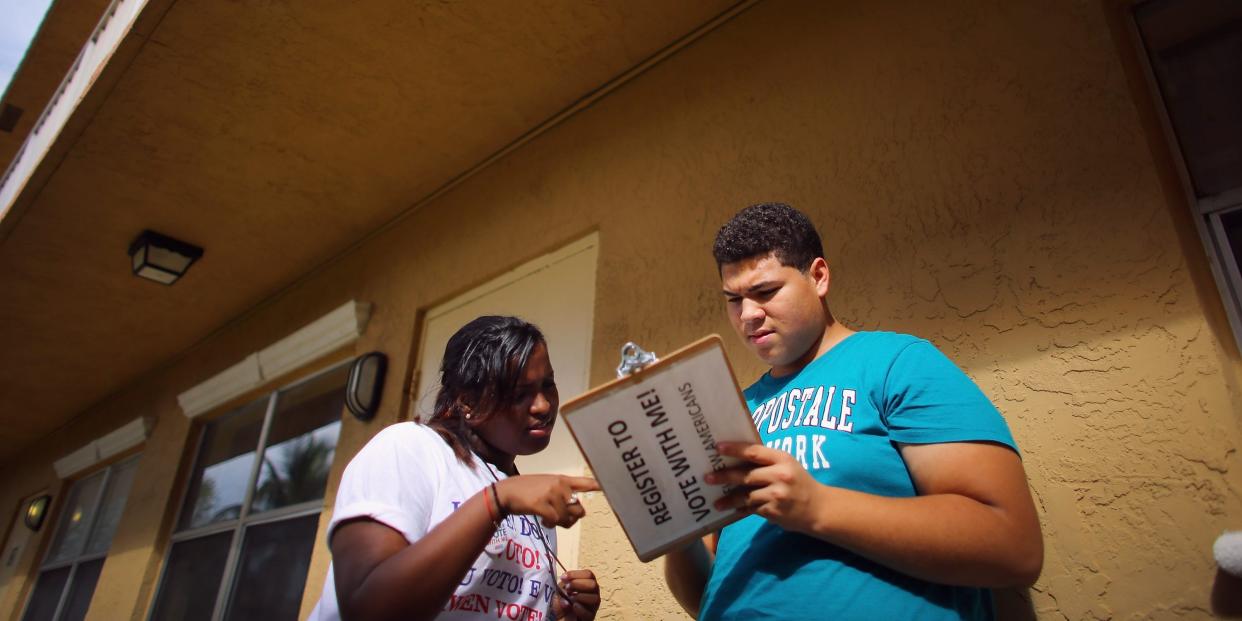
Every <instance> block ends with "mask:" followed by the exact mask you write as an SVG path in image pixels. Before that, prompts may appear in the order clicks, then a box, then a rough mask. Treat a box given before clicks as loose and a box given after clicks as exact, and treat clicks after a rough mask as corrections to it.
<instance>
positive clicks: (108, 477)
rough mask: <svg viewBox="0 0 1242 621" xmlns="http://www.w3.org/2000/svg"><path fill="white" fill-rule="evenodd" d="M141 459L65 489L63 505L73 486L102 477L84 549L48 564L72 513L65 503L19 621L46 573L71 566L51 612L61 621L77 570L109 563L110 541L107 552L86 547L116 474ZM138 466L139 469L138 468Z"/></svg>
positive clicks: (113, 466)
mask: <svg viewBox="0 0 1242 621" xmlns="http://www.w3.org/2000/svg"><path fill="white" fill-rule="evenodd" d="M141 457H142V453H141V452H139V453H137V454H134V455H130V456H128V457H123V458H121V459H118V460H116V461H114V462H112V463H109V464H107V465H105V466H103V467H101V468H100V469H99V470H96V471H94V472H90V473H87V474H85V475H83V476H79V477H78V478H76V479H73V480H72V481H70V482H69V485H68V487H67V488H66V489H65V493H64V494H63V495H62V496H61V498H63V500H62V503H68V500H69V498H70V494H72V493H73V488H74V487H76V486H78V485H80V484H81V483H82V482H84V481H86V480H88V479H90V478H92V477H96V476H101V477H103V480H102V481H100V483H99V493H98V494H96V495H95V500H94V501H93V502H92V503H91V513H90V516H91V519H90V523H89V524H86V525H84V527H83V528H84V529H85V531H84V532H85V533H86V535H85V537H84V538H83V539H82V550H81V552H79V553H78V554H77V555H75V556H72V557H70V558H68V559H65V560H60V561H53V562H48V557H49V556H51V554H52V553H53V551H54V549H55V547H56V543H57V538H58V537H59V536H60V535H61V526H62V519H63V518H64V515H65V514H64V513H63V512H64V511H68V510H70V507H69V506H68V504H62V505H61V507H60V508H59V510H58V512H57V515H56V522H55V524H53V525H52V529H51V531H50V532H49V538H48V543H47V546H46V548H45V549H43V550H42V556H43V560H42V561H41V562H40V563H39V564H38V565H37V566H35V568H34V579H33V580H32V581H31V582H30V590H29V592H28V593H27V594H26V598H25V602H24V603H23V604H22V610H21V614H20V615H19V616H18V617H17V619H19V620H21V619H25V617H26V613H27V612H28V611H29V609H30V604H31V603H33V601H34V595H35V591H36V587H37V586H38V584H39V579H40V578H42V577H43V574H44V573H45V572H49V571H55V570H57V569H63V568H65V567H68V568H69V575H68V576H67V577H66V578H65V584H64V586H63V587H61V590H60V599H59V600H57V602H56V610H55V611H54V612H53V613H52V621H59V619H60V617H61V615H62V614H63V613H64V612H65V604H67V603H68V601H69V592H70V591H72V590H73V586H74V578H76V577H77V575H78V568H79V567H80V566H81V565H83V564H85V563H91V562H94V561H106V560H107V558H108V554H109V553H110V552H111V551H112V540H111V538H110V539H109V540H108V547H107V548H106V549H104V551H103V552H93V553H92V552H88V551H87V548H89V546H90V542H91V536H92V535H93V534H94V532H95V527H96V526H97V525H98V524H99V518H100V515H101V512H100V509H102V508H103V505H104V501H105V499H106V497H107V495H108V494H107V492H109V491H110V488H109V487H108V486H109V485H110V484H111V483H112V477H113V474H114V473H115V471H116V470H118V469H120V467H121V466H124V465H128V464H129V463H131V462H134V463H135V464H136V462H137V461H138V460H139V459H140V458H141ZM135 467H137V466H136V465H135ZM128 502H129V491H128V490H127V491H126V492H125V503H128ZM124 506H125V505H122V514H123V513H124ZM115 535H116V533H115V532H113V536H115ZM96 586H98V583H96ZM91 598H92V599H94V592H92V593H91Z"/></svg>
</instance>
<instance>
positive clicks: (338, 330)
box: [258, 302, 371, 379]
mask: <svg viewBox="0 0 1242 621" xmlns="http://www.w3.org/2000/svg"><path fill="white" fill-rule="evenodd" d="M370 317H371V305H370V304H362V303H359V302H350V303H348V304H346V305H344V306H342V307H340V308H338V309H336V310H334V311H332V312H330V313H328V314H327V315H324V316H323V317H320V318H319V319H317V320H315V321H313V322H311V323H310V324H309V325H307V326H306V327H304V328H302V329H301V330H298V331H297V332H294V333H293V334H290V335H289V336H287V337H285V338H283V339H280V340H279V341H276V342H275V343H273V344H272V345H269V346H268V347H266V348H265V349H263V350H261V351H259V353H258V356H259V368H260V369H261V370H262V371H263V377H264V378H267V379H272V378H275V377H279V376H281V375H284V374H285V373H288V372H289V371H292V370H294V369H296V368H298V367H300V366H302V365H304V364H306V363H308V362H311V361H312V360H315V359H316V358H319V357H321V356H325V355H327V354H330V353H332V352H334V351H336V350H338V349H340V348H342V347H344V346H346V345H348V344H350V343H353V342H354V341H356V340H358V337H359V336H360V335H361V334H362V330H363V328H364V327H366V325H367V320H368V319H370Z"/></svg>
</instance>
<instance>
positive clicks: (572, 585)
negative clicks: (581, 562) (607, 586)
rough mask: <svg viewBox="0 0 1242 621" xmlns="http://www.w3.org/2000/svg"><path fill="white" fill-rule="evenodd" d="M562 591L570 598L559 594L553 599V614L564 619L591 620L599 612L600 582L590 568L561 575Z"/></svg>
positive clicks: (574, 620)
mask: <svg viewBox="0 0 1242 621" xmlns="http://www.w3.org/2000/svg"><path fill="white" fill-rule="evenodd" d="M560 587H561V591H563V592H564V593H565V594H567V595H569V599H568V600H566V599H565V598H564V597H561V596H560V595H557V596H556V598H555V599H554V600H553V601H552V614H554V615H556V618H557V619H561V620H562V621H591V620H592V619H594V618H595V613H596V612H599V602H600V597H599V583H598V582H596V581H595V574H594V573H592V572H591V570H589V569H575V570H573V571H571V572H567V573H566V574H565V575H563V576H561V580H560Z"/></svg>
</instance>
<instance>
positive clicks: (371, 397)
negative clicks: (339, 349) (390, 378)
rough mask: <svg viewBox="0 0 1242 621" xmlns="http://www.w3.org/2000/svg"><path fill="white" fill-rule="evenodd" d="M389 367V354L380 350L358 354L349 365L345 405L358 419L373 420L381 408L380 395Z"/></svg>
mask: <svg viewBox="0 0 1242 621" xmlns="http://www.w3.org/2000/svg"><path fill="white" fill-rule="evenodd" d="M387 369H388V356H386V355H385V354H384V353H383V352H378V351H373V352H371V353H369V354H363V355H361V356H358V359H357V360H355V361H354V364H353V365H351V366H350V367H349V380H348V381H346V382H345V407H348V408H349V411H350V412H353V414H354V416H355V417H357V418H358V420H362V421H367V420H371V419H372V418H374V417H375V413H376V412H377V411H378V410H379V403H380V396H381V395H382V394H383V392H384V371H386V370H387Z"/></svg>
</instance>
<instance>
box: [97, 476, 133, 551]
mask: <svg viewBox="0 0 1242 621" xmlns="http://www.w3.org/2000/svg"><path fill="white" fill-rule="evenodd" d="M137 469H138V460H137V459H136V458H135V459H131V460H129V461H127V462H125V463H124V464H120V465H118V466H116V467H115V468H113V469H112V475H111V476H110V477H108V489H106V490H104V497H103V502H102V503H101V504H100V507H99V517H98V518H96V519H95V527H94V528H93V529H92V532H91V538H90V541H88V542H87V544H86V554H88V555H89V554H103V553H104V552H107V551H108V546H109V545H110V544H111V543H112V535H114V534H115V533H116V527H117V525H118V524H120V522H121V511H123V510H124V509H125V499H126V498H128V497H129V488H130V487H131V486H133V484H134V472H135V471H136V470H137Z"/></svg>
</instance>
